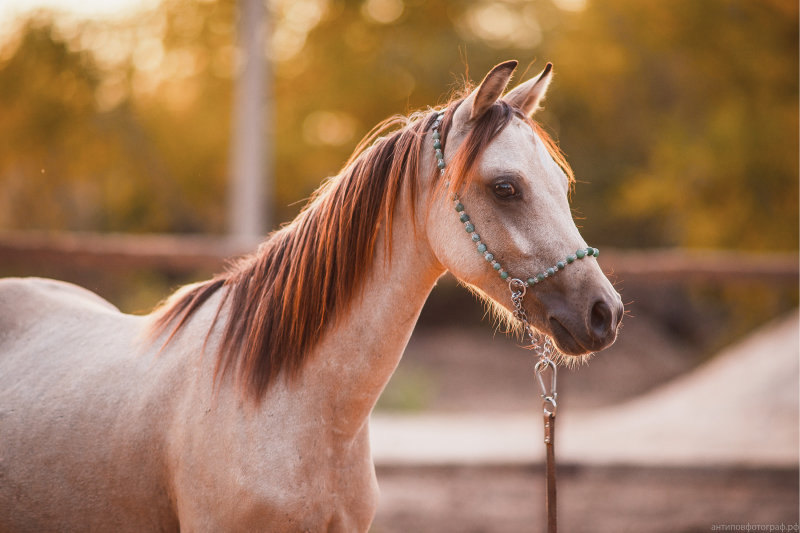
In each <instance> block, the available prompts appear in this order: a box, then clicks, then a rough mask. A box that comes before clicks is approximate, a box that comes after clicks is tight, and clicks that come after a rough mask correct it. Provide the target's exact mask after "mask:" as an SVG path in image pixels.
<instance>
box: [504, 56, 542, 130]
mask: <svg viewBox="0 0 800 533" xmlns="http://www.w3.org/2000/svg"><path fill="white" fill-rule="evenodd" d="M552 79H553V64H552V63H548V64H547V65H545V67H544V70H543V71H542V72H541V74H539V75H538V76H536V77H534V78H531V79H529V80H528V81H526V82H525V83H520V84H519V85H518V86H517V87H515V88H514V90H513V91H511V92H509V93H508V94H507V95H505V96H504V97H503V100H505V101H506V102H508V103H509V104H511V105H512V106H514V107H516V108H517V109H519V110H520V111H522V112H523V113H525V115H527V116H529V117H530V116H532V115H533V114H534V113H535V112H536V110H537V109H538V108H539V103H540V102H541V101H542V100H543V99H544V95H545V93H546V92H547V87H548V86H549V85H550V81H551V80H552Z"/></svg>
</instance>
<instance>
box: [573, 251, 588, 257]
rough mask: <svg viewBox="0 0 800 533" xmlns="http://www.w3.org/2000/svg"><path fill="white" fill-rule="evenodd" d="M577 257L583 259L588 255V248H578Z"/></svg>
mask: <svg viewBox="0 0 800 533" xmlns="http://www.w3.org/2000/svg"><path fill="white" fill-rule="evenodd" d="M575 257H577V258H578V259H583V258H584V257H586V250H578V251H577V252H575Z"/></svg>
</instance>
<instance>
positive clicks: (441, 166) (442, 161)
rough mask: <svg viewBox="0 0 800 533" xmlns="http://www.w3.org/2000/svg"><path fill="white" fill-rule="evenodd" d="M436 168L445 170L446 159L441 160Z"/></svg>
mask: <svg viewBox="0 0 800 533" xmlns="http://www.w3.org/2000/svg"><path fill="white" fill-rule="evenodd" d="M436 166H437V167H439V168H444V159H440V160H439V162H438V163H436Z"/></svg>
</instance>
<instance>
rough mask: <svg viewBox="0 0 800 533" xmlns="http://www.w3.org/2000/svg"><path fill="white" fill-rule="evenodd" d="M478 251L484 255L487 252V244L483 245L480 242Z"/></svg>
mask: <svg viewBox="0 0 800 533" xmlns="http://www.w3.org/2000/svg"><path fill="white" fill-rule="evenodd" d="M478 251H479V252H480V253H484V252H485V251H486V245H485V244H483V243H482V242H479V243H478Z"/></svg>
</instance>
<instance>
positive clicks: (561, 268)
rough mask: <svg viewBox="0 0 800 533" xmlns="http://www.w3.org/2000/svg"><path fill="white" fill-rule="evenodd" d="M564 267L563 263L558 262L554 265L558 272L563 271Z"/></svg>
mask: <svg viewBox="0 0 800 533" xmlns="http://www.w3.org/2000/svg"><path fill="white" fill-rule="evenodd" d="M566 266H567V265H565V264H564V261H559V262H558V263H556V268H557V269H559V270H564V267H566Z"/></svg>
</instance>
